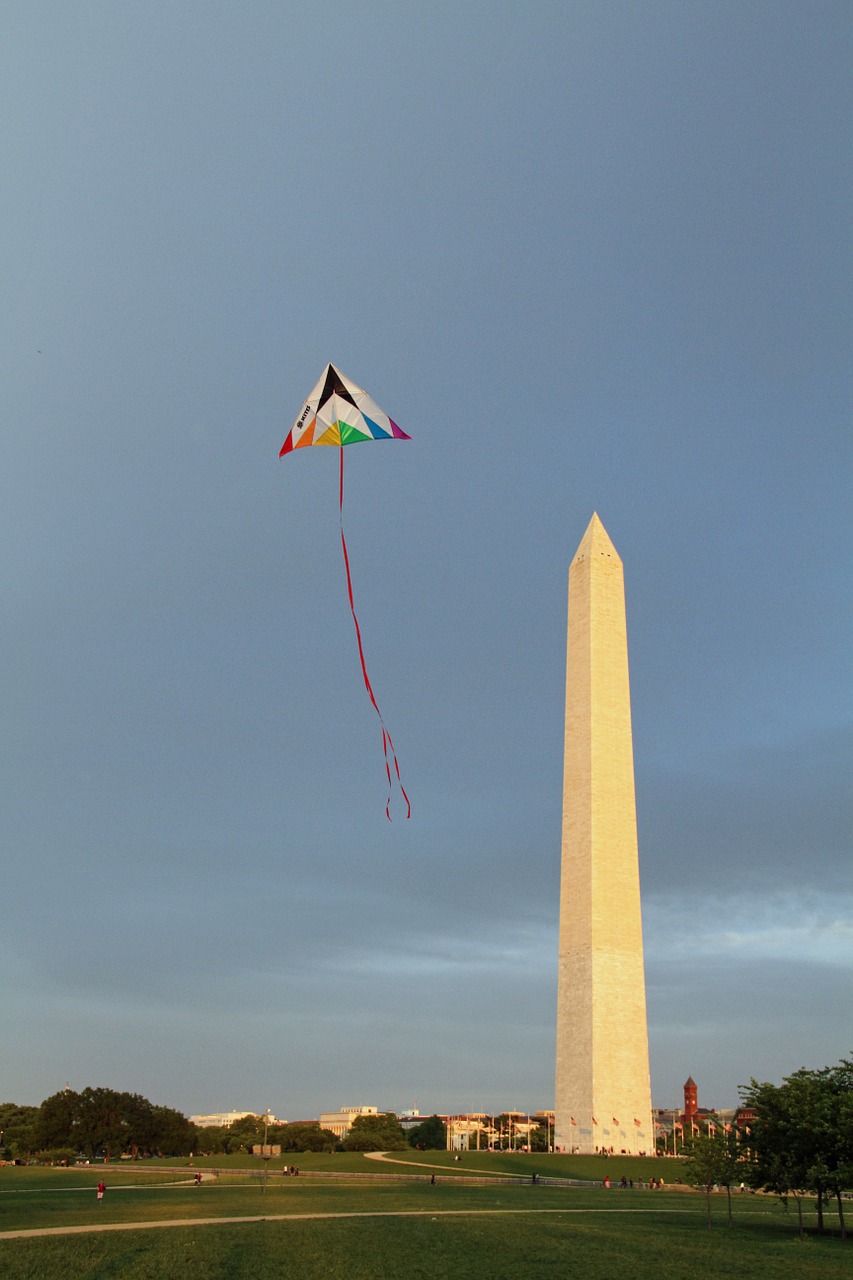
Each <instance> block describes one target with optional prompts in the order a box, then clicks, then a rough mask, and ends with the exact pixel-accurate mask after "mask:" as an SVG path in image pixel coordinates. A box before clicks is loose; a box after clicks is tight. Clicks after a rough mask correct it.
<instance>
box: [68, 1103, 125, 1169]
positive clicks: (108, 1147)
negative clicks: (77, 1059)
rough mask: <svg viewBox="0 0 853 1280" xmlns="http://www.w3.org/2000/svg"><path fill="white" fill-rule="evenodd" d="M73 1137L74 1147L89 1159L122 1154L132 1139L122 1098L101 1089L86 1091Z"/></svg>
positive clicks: (79, 1104) (79, 1107)
mask: <svg viewBox="0 0 853 1280" xmlns="http://www.w3.org/2000/svg"><path fill="white" fill-rule="evenodd" d="M73 1134H74V1138H75V1139H76V1142H75V1145H76V1146H77V1147H78V1149H79V1150H80V1151H84V1152H85V1153H86V1155H87V1156H89V1157H90V1158H92V1157H93V1156H95V1155H96V1154H97V1153H98V1152H99V1151H103V1152H104V1154H105V1155H107V1156H111V1155H118V1154H121V1152H123V1151H124V1150H125V1149H126V1145H127V1143H128V1139H129V1132H128V1125H127V1122H126V1120H125V1117H124V1106H123V1103H122V1096H121V1094H120V1093H116V1091H115V1090H114V1089H104V1088H101V1087H98V1088H96V1089H91V1088H87V1089H84V1090H83V1092H82V1093H81V1094H80V1095H79V1097H78V1100H77V1114H76V1120H75V1124H74V1130H73Z"/></svg>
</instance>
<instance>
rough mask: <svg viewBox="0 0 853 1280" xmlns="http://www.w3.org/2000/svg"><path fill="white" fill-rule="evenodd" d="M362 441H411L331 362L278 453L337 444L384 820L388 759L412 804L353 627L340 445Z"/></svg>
mask: <svg viewBox="0 0 853 1280" xmlns="http://www.w3.org/2000/svg"><path fill="white" fill-rule="evenodd" d="M362 440H411V436H407V435H406V433H405V431H401V430H400V428H399V427H398V426H397V424H396V422H394V421H392V419H391V418H389V417H388V414H387V413H385V412H384V411H383V410H382V409H380V408H379V405H378V404H376V403H375V401H373V400H371V398H370V396H369V395H368V394H367V392H366V391H363V390H362V389H361V387H357V386H356V384H355V383H354V382H350V380H349V378H345V377H344V375H343V374H342V373H341V372H340V370H339V369H336V368H335V366H334V365H333V364H328V365H326V368H325V370H324V371H323V374H322V377H321V378H320V381H319V382H318V383H317V385H316V387H315V388H314V390H313V391H312V392H311V394H310V396H309V397H308V399H307V400H306V401H305V404H304V406H303V408H302V412H301V413H300V415H299V417H298V418H297V419H296V421H295V422H294V424H293V426H292V427H291V429H290V433H289V434H288V437H287V439H286V440H285V442H284V444H283V445H282V446H281V452H280V453H279V455H278V456H279V457H280V458H283V457H284V455H285V454H286V453H291V452H292V451H293V450H294V449H304V448H307V447H308V446H309V445H320V444H322V445H335V446H338V447H339V448H340V479H339V483H338V505H339V507H340V517H341V548H342V550H343V553H344V568H345V569H346V575H347V593H348V595H349V607H350V612H351V614H352V620H353V624H354V625H355V636H356V640H357V642H358V656H359V659H360V661H361V674H362V677H363V679H364V687H365V689H366V690H367V696H368V697H369V698H370V701H371V704H372V706H373V709H374V711H375V712H376V714H377V716H378V717H379V723H380V725H381V726H382V750H383V752H384V755H385V773H386V774H387V777H388V802H387V804H386V805H385V817H386V818H387V819H388V821H389V822H390V821H391V796H392V793H393V790H394V782H393V779H392V774H391V765H392V763H393V766H394V777H396V780H397V785H398V786H399V788H400V792H401V794H402V796H403V799H404V800H405V802H406V817H407V818H409V817H411V813H412V806H411V804H410V803H409V797H408V796H407V794H406V789H405V787H404V786H403V782H402V779H401V777H400V766H399V764H398V763H397V755H396V752H395V751H394V744H393V742H392V741H391V735H390V733H389V732H388V729H387V727H386V725H385V721H384V720H383V718H382V712H381V711H380V710H379V704H378V702H377V701H376V696H375V694H374V692H373V686H372V685H371V683H370V676H369V675H368V674H367V664H366V662H365V660H364V647H363V645H362V641H361V627H360V626H359V625H358V617H357V615H356V612H355V600H354V597H353V590H352V577H351V575H350V566H349V553H348V551H347V540H346V536H345V534H344V446H345V445H348V444H357V443H358V442H359V441H362Z"/></svg>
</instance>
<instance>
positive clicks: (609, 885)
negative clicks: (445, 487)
mask: <svg viewBox="0 0 853 1280" xmlns="http://www.w3.org/2000/svg"><path fill="white" fill-rule="evenodd" d="M555 1106H556V1115H555V1124H554V1144H555V1147H556V1148H557V1149H562V1150H563V1151H571V1150H572V1149H575V1150H577V1151H583V1152H594V1151H596V1150H601V1149H605V1150H609V1149H610V1148H611V1147H612V1148H613V1150H614V1151H616V1152H619V1151H626V1152H629V1153H637V1152H640V1151H647V1152H653V1151H654V1149H655V1142H654V1129H653V1128H652V1104H651V1089H650V1086H649V1042H648V1031H647V1027H646V984H645V976H644V973H643V929H642V920H641V915H640V871H639V861H638V856H637V816H636V808H635V802H634V757H633V748H632V742H631V698H630V691H629V686H628V638H627V631H626V626H625V588H624V581H623V576H622V561H621V560H620V559H619V556H618V554H617V552H616V548H615V547H614V546H613V543H612V542H611V541H610V538H609V537H608V536H607V532H606V530H605V528H604V525H603V524H602V523H601V521H600V520H599V518H598V516H597V515H593V517H592V520H591V521H590V522H589V527H588V528H587V531H586V533H585V534H584V536H583V539H582V540H581V544H580V546H579V547H578V549H577V552H576V553H575V557H574V560H573V561H572V565H571V568H570V569H569V626H568V644H567V661H566V746H565V763H564V777H563V852H562V879H561V887H560V966H559V978H558V989H557V1080H556V1102H555Z"/></svg>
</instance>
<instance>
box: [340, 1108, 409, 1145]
mask: <svg viewBox="0 0 853 1280" xmlns="http://www.w3.org/2000/svg"><path fill="white" fill-rule="evenodd" d="M408 1145H409V1144H408V1143H407V1142H406V1135H405V1134H404V1133H403V1126H402V1125H401V1124H400V1121H399V1120H398V1119H397V1117H396V1116H395V1115H394V1112H393V1111H385V1112H383V1113H382V1114H381V1115H376V1116H356V1118H355V1120H354V1121H353V1124H352V1128H351V1129H350V1131H349V1133H348V1134H347V1136H346V1137H345V1138H344V1141H343V1147H344V1150H345V1151H405V1150H406V1148H407V1147H408Z"/></svg>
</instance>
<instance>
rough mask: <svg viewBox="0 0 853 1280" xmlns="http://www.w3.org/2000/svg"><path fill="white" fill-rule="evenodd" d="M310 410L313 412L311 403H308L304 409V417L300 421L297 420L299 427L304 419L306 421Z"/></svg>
mask: <svg viewBox="0 0 853 1280" xmlns="http://www.w3.org/2000/svg"><path fill="white" fill-rule="evenodd" d="M310 412H311V406H310V404H306V406H305V408H304V409H303V410H302V417H301V418H300V419H299V421H298V422H297V424H296V425H297V427H301V426H302V424H303V422H304V421H305V419H306V418H307V417H308V414H309V413H310Z"/></svg>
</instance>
